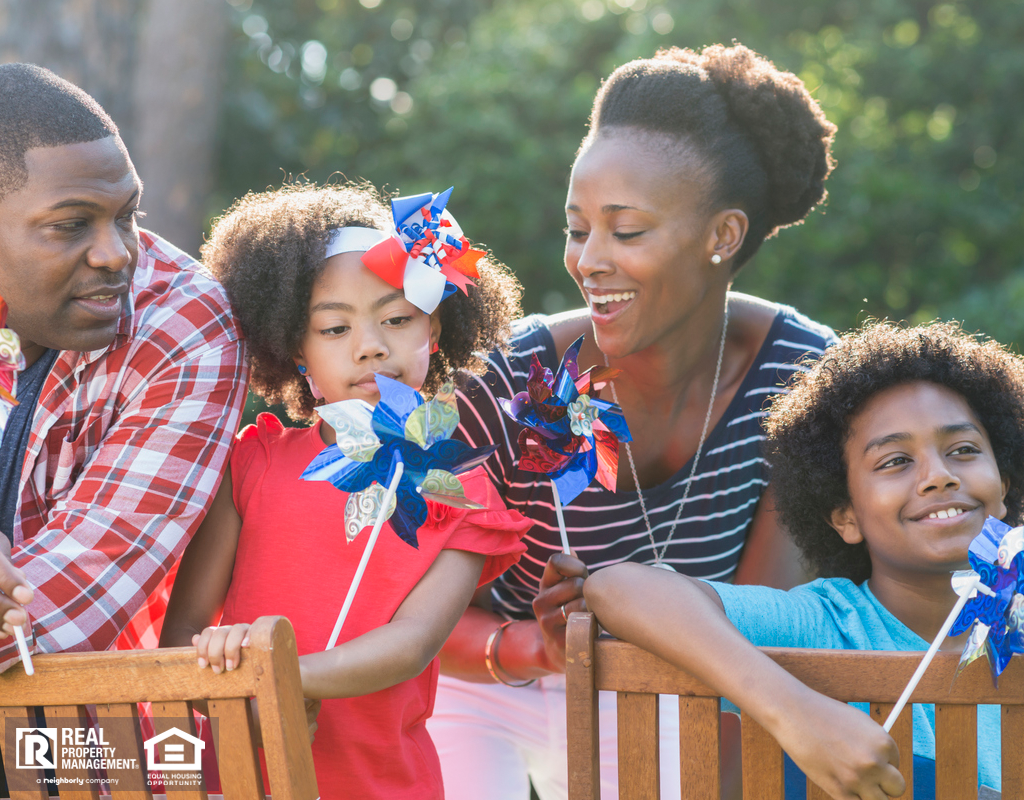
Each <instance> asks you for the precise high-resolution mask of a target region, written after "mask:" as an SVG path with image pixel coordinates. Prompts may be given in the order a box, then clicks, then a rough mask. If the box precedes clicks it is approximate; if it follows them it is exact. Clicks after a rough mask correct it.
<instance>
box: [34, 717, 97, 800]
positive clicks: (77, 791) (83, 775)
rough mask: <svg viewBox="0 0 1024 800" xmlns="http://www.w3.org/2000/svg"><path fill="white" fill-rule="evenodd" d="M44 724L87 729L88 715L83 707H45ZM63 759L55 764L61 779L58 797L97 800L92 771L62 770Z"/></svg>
mask: <svg viewBox="0 0 1024 800" xmlns="http://www.w3.org/2000/svg"><path fill="white" fill-rule="evenodd" d="M43 712H44V713H45V714H46V723H47V725H50V726H51V727H52V726H53V725H55V724H57V723H58V722H59V723H60V724H63V725H70V726H72V727H75V728H88V727H89V715H88V714H87V713H86V711H85V706H46V707H45V708H44V709H43ZM63 762H64V759H61V760H60V761H58V762H57V763H56V767H57V769H56V773H57V777H58V778H60V779H61V783H60V784H59V786H60V796H61V797H63V798H64V800H97V798H98V797H99V786H98V785H97V784H96V783H94V782H93V781H92V779H93V778H95V777H96V773H95V772H94V771H93V770H89V769H83V768H75V769H64V767H63Z"/></svg>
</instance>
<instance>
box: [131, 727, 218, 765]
mask: <svg viewBox="0 0 1024 800" xmlns="http://www.w3.org/2000/svg"><path fill="white" fill-rule="evenodd" d="M171 737H175V738H177V739H179V740H180V741H176V742H168V743H167V744H165V745H164V748H163V749H164V757H163V760H160V757H159V754H158V753H157V749H156V746H157V745H158V744H160V743H161V742H162V741H164V740H165V739H170V738H171ZM142 746H143V747H145V748H146V766H147V767H148V768H149V769H151V770H158V771H159V770H174V771H183V772H184V771H188V772H198V771H199V770H200V769H202V765H201V763H200V762H201V761H202V758H203V749H204V748H205V747H206V742H204V741H203V740H202V739H200V738H199V737H198V736H192V735H191V734H188V733H185V731H183V730H181V729H180V728H170V729H169V730H166V731H164V732H163V733H161V734H160V735H159V736H154V737H152V738H151V739H146V741H144V742H143V743H142ZM187 750H190V752H191V756H192V759H191V761H189V760H186V757H185V756H186V755H187V753H186V751H187Z"/></svg>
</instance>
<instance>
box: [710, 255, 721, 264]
mask: <svg viewBox="0 0 1024 800" xmlns="http://www.w3.org/2000/svg"><path fill="white" fill-rule="evenodd" d="M711 263H712V264H721V263H722V257H721V256H720V255H718V253H715V254H714V255H713V256H711Z"/></svg>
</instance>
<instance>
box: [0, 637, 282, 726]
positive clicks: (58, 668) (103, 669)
mask: <svg viewBox="0 0 1024 800" xmlns="http://www.w3.org/2000/svg"><path fill="white" fill-rule="evenodd" d="M265 619H280V618H278V617H274V618H265ZM289 627H290V626H289ZM32 663H33V664H34V665H35V668H36V674H35V675H31V676H29V675H26V674H25V673H24V671H23V670H21V669H9V670H7V672H4V673H2V674H0V698H8V697H17V698H18V705H20V706H47V705H63V704H65V703H67V702H68V699H69V698H74V700H75V702H76V703H78V704H80V705H94V704H100V703H144V702H158V703H159V702H167V701H174V700H181V699H182V698H190V699H194V698H200V697H209V698H222V697H252V696H253V695H255V694H256V673H255V670H254V664H253V663H252V661H251V660H250V661H249V662H248V663H247V662H246V661H245V659H243V661H242V663H241V664H240V665H239V666H238V667H237V668H236V669H233V670H232V671H231V672H224V673H221V674H220V675H214V674H213V670H210V669H199V668H198V667H197V666H196V651H195V648H194V647H174V648H167V649H163V650H119V651H116V652H103V653H53V654H47V655H43V656H39V657H38V663H37V659H36V658H35V657H33V659H32Z"/></svg>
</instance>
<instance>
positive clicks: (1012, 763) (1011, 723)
mask: <svg viewBox="0 0 1024 800" xmlns="http://www.w3.org/2000/svg"><path fill="white" fill-rule="evenodd" d="M1000 723H1001V724H1000V727H1001V729H1002V734H1001V738H1002V763H1003V797H1002V800H1024V747H1021V742H1024V707H1022V706H1003V709H1002V715H1001V719H1000Z"/></svg>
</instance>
